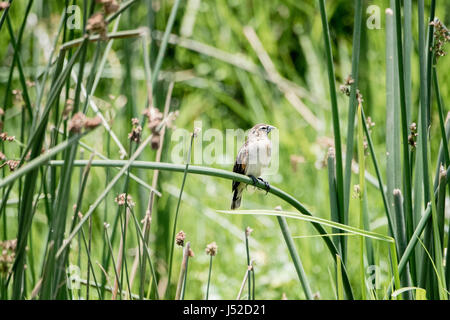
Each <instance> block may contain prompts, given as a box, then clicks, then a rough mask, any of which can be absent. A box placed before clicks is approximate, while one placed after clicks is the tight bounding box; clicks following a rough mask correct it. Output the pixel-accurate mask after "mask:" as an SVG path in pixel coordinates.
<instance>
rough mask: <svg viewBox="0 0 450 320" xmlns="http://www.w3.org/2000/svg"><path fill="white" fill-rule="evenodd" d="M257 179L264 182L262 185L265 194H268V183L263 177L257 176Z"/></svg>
mask: <svg viewBox="0 0 450 320" xmlns="http://www.w3.org/2000/svg"><path fill="white" fill-rule="evenodd" d="M258 180H259V181H261V182H262V183H264V187H265V189H266V194H268V193H269V191H270V184H269V183H268V182H267V181H266V180H264V179H263V178H261V177H260V178H258Z"/></svg>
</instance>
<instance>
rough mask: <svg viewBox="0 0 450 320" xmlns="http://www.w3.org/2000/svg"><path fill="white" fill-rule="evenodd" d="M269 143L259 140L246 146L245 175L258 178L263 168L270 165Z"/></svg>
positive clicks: (266, 140)
mask: <svg viewBox="0 0 450 320" xmlns="http://www.w3.org/2000/svg"><path fill="white" fill-rule="evenodd" d="M270 156H271V142H270V140H269V139H260V140H256V141H253V142H251V143H249V144H248V165H247V170H246V171H247V172H246V174H247V175H252V176H255V177H259V176H260V175H261V171H262V169H263V168H266V167H268V166H269V165H270Z"/></svg>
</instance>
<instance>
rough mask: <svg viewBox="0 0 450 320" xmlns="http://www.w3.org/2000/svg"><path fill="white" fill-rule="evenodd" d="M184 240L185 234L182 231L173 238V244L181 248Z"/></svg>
mask: <svg viewBox="0 0 450 320" xmlns="http://www.w3.org/2000/svg"><path fill="white" fill-rule="evenodd" d="M185 239H186V233H184V231H183V230H181V231H180V232H178V233H177V235H176V236H175V243H176V244H177V245H178V246H180V247H183V246H184V240H185Z"/></svg>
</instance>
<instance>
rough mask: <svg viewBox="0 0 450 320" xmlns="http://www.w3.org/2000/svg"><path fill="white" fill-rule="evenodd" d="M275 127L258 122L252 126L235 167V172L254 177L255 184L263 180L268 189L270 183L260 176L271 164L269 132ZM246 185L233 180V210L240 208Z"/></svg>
mask: <svg viewBox="0 0 450 320" xmlns="http://www.w3.org/2000/svg"><path fill="white" fill-rule="evenodd" d="M274 128H275V127H273V126H270V125H268V124H264V123H260V124H257V125H255V126H254V127H253V128H251V129H250V132H249V133H248V137H247V140H246V141H245V143H244V145H243V146H242V147H241V149H240V150H239V153H238V155H237V157H236V162H235V163H234V167H233V172H236V173H240V174H245V175H247V176H249V177H250V178H252V180H253V183H254V184H256V182H257V180H260V181H261V182H263V183H264V185H265V186H266V190H267V191H269V189H270V186H269V184H268V183H267V182H266V181H264V180H263V179H262V178H260V177H259V176H260V175H261V171H262V169H263V168H265V167H268V166H269V164H270V157H271V151H272V144H271V141H270V139H269V137H268V134H269V133H270V131H272V130H273V129H274ZM244 187H245V184H244V183H241V182H238V181H233V186H232V191H233V199H232V201H231V209H232V210H233V209H237V208H239V206H240V205H241V199H242V191H243V190H244Z"/></svg>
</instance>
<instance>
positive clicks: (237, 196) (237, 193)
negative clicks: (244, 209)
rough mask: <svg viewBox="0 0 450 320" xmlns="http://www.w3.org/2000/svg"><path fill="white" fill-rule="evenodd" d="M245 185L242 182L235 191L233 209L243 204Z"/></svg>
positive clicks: (232, 201) (232, 202)
mask: <svg viewBox="0 0 450 320" xmlns="http://www.w3.org/2000/svg"><path fill="white" fill-rule="evenodd" d="M243 190H244V187H243V185H242V183H240V184H239V185H238V186H237V187H236V188H235V189H234V191H233V199H232V200H231V210H234V209H237V208H239V207H240V205H241V199H242V191H243Z"/></svg>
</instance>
